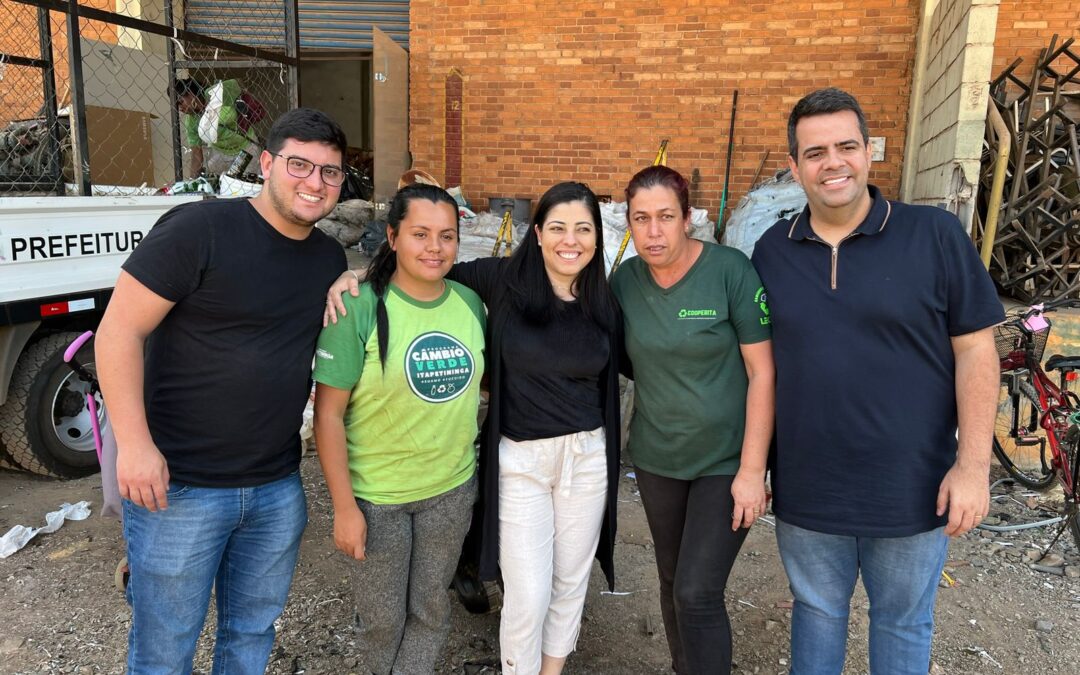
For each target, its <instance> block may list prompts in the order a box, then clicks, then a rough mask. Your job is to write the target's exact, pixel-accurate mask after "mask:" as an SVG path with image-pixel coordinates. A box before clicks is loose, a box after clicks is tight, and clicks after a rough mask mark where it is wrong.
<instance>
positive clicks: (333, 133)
mask: <svg viewBox="0 0 1080 675" xmlns="http://www.w3.org/2000/svg"><path fill="white" fill-rule="evenodd" d="M290 138H291V139H293V140H295V141H303V142H305V143H308V142H311V141H317V142H319V143H326V144H327V145H332V146H334V147H335V148H337V149H338V150H340V151H341V161H342V162H344V161H345V153H346V150H347V148H348V143H347V142H346V141H345V132H344V131H342V130H341V127H340V126H338V123H337V122H335V121H334V120H332V119H330V116H329V115H327V114H326V113H324V112H322V111H319V110H315V109H314V108H295V109H293V110H290V111H289V112H287V113H285V114H284V115H282V116H281V117H279V118H277V120H275V121H274V126H272V127H270V132H269V133H268V134H267V135H266V149H267V150H268V151H269V152H273V153H278V152H281V148H282V146H284V145H285V141H287V140H289V139H290Z"/></svg>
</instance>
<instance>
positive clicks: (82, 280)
mask: <svg viewBox="0 0 1080 675" xmlns="http://www.w3.org/2000/svg"><path fill="white" fill-rule="evenodd" d="M201 198H202V197H201V196H200V195H178V196H139V197H105V196H102V197H29V196H27V197H5V198H0V467H5V468H18V469H23V470H26V471H30V472H32V473H36V474H40V475H43V476H50V477H54V478H74V477H78V476H84V475H87V474H90V473H93V472H95V471H97V469H98V463H97V456H96V453H95V452H94V438H93V434H92V432H91V423H90V411H89V409H88V407H87V405H86V398H85V392H86V391H87V385H86V383H84V382H82V381H81V380H80V379H79V378H78V377H76V376H75V375H74V374H73V373H72V371H71V370H70V369H69V368H68V367H67V366H66V365H65V364H64V362H63V353H64V350H65V349H66V347H67V346H68V345H69V344H70V343H71V342H72V341H73V340H74V339H75V338H76V337H78V336H79V334H81V333H82V332H84V331H87V330H95V329H96V328H97V325H98V322H99V321H100V320H101V316H102V314H103V313H104V311H105V305H106V304H107V303H108V301H109V297H110V296H111V295H112V288H113V284H114V283H115V282H116V277H117V276H118V275H119V274H120V265H121V264H122V263H123V262H124V260H125V259H126V258H127V256H128V254H129V253H131V251H132V249H134V248H135V247H136V246H138V245H139V242H140V241H141V240H142V238H143V237H144V236H146V233H147V232H149V231H150V228H151V227H152V226H153V225H154V223H155V222H156V221H157V219H158V218H159V217H161V215H163V214H164V213H165V212H166V211H168V210H169V209H171V208H173V207H174V206H177V205H178V204H182V203H185V202H190V201H198V200H199V199H201ZM78 359H79V361H80V362H82V363H83V364H86V365H90V366H91V369H92V364H93V361H94V356H93V341H91V342H89V343H87V344H86V346H84V347H83V348H82V349H81V350H80V352H79V355H78ZM99 411H100V412H99V414H100V416H101V417H102V421H104V416H105V412H104V411H105V408H104V406H99Z"/></svg>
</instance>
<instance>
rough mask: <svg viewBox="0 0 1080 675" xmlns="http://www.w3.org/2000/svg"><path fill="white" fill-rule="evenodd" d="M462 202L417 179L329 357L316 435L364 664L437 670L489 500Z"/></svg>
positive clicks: (328, 332)
mask: <svg viewBox="0 0 1080 675" xmlns="http://www.w3.org/2000/svg"><path fill="white" fill-rule="evenodd" d="M457 214H458V211H457V204H456V203H455V202H454V199H453V198H452V197H451V196H450V195H449V194H447V193H446V191H444V190H442V189H441V188H437V187H434V186H430V185H410V186H408V187H405V188H403V189H402V190H400V191H398V193H397V195H395V197H394V199H393V201H392V202H391V203H390V210H389V213H388V214H387V221H388V223H389V224H388V225H387V232H386V234H387V241H386V242H385V243H384V244H383V245H382V247H380V249H379V251H378V252H377V253H376V254H375V258H374V259H373V260H372V262H371V265H370V267H369V268H368V272H367V277H366V278H367V281H366V282H365V283H364V284H363V286H362V287H361V288H360V294H359V295H358V296H356V297H353V296H348V297H346V298H345V299H344V300H345V303H346V307H347V308H348V313H347V314H346V315H345V316H343V317H341V319H340V320H339V321H338V322H337V323H334V324H331V325H329V326H327V327H326V328H324V329H323V332H322V334H321V335H320V336H319V342H318V347H317V349H316V356H315V372H314V378H315V381H316V382H317V388H316V392H315V439H316V444H317V446H318V448H319V462H320V463H321V464H322V469H323V474H324V475H325V476H326V484H327V487H328V488H329V491H330V497H331V499H332V501H333V508H334V543H335V544H336V545H337V547H338V548H339V549H341V550H342V551H343V552H344V553H346V554H347V555H349V556H351V557H353V558H355V559H356V560H357V561H358V562H357V563H356V564H355V565H354V567H353V572H354V573H353V580H354V584H355V595H356V621H357V635H358V643H359V647H360V650H361V655H360V656H361V659H362V662H363V668H362V670H364V672H374V673H379V674H380V675H382V674H383V673H387V674H388V673H390V672H401V673H430V672H433V671H434V669H435V662H436V660H437V659H438V656H439V653H440V651H441V650H442V647H443V645H444V644H445V642H446V637H447V634H448V633H449V629H450V604H449V599H448V597H447V594H446V588H447V586H449V584H450V581H451V579H452V578H453V574H454V569H455V567H456V565H457V560H458V555H459V553H460V551H461V544H462V541H463V540H464V538H465V534H466V532H467V531H468V529H469V523H470V520H471V515H472V507H473V503H474V502H475V501H476V490H477V488H476V478H475V472H476V471H475V468H476V456H475V451H474V449H473V441H474V439H475V438H476V434H477V424H476V420H477V410H478V406H479V390H480V379H481V377H482V376H483V374H484V324H485V319H484V308H483V304H482V303H481V302H480V298H479V297H477V295H476V294H475V293H473V292H472V291H471V290H469V289H468V288H465V287H464V286H462V285H460V284H457V283H455V282H453V281H449V280H447V279H445V276H446V273H447V272H448V271H449V270H450V267H451V265H453V264H454V260H455V258H456V257H457V249H458V215H457Z"/></svg>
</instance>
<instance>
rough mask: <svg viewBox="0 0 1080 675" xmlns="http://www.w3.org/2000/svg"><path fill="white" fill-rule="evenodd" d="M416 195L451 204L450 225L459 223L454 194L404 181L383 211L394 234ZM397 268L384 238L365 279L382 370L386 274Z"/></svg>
mask: <svg viewBox="0 0 1080 675" xmlns="http://www.w3.org/2000/svg"><path fill="white" fill-rule="evenodd" d="M418 199H424V200H427V201H429V202H432V203H434V204H438V203H439V202H442V203H445V204H449V205H450V206H452V207H454V225H455V226H457V227H458V228H459V229H460V226H461V223H460V218H459V216H458V205H457V202H456V201H454V198H453V197H451V196H450V193H448V192H447V191H446V190H444V189H442V188H441V187H437V186H435V185H425V184H424V183H413V184H412V185H406V186H405V187H403V188H401V189H400V190H398V191H397V194H395V195H394V198H393V199H392V200H390V210H389V211H388V212H387V214H386V224H387V225H389V227H390V229H391V230H393V232H394V237H397V234H398V231H399V230H400V228H401V221H402V220H404V219H405V216H406V215H408V213H409V204H411V203H413V202H414V201H416V200H418ZM396 270H397V253H396V252H395V251H394V249H392V248H390V240H389V239H387V240H386V241H384V242H383V243H382V245H381V246H379V249H378V250H377V251H375V257H374V258H372V259H371V263H369V264H368V268H367V275H366V276H365V280H366V281H367V282H368V283H369V284H371V290H373V291H374V292H375V297H376V298H378V303H377V304H376V306H375V326H376V328H377V329H378V331H379V363H381V364H382V367H383V370H386V350H387V345H388V344H389V343H390V319H389V317H387V315H386V302H385V298H386V291H387V289H389V288H390V277H392V276H394V272H395V271H396Z"/></svg>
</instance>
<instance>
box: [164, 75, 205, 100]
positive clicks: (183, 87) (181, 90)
mask: <svg viewBox="0 0 1080 675" xmlns="http://www.w3.org/2000/svg"><path fill="white" fill-rule="evenodd" d="M175 91H176V100H177V101H179V100H180V99H182V98H184V97H185V96H194V97H195V98H197V99H199V100H200V101H201V100H202V97H203V86H202V85H201V84H199V83H198V82H196V81H195V80H193V79H191V78H190V77H182V78H180V79H178V80H177V81H176V89H175ZM165 93H166V94H171V93H172V92H170V91H169V89H168V88H166V89H165Z"/></svg>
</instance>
